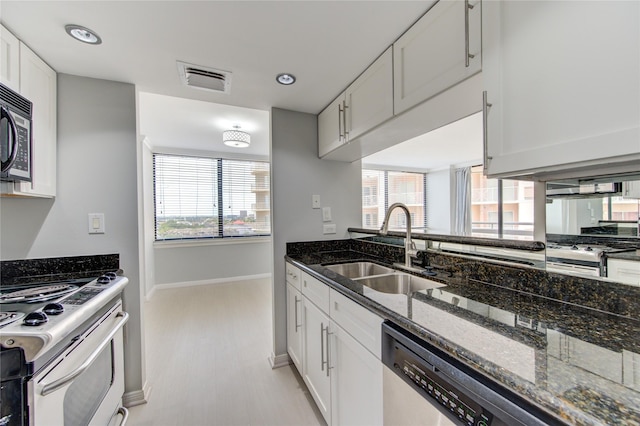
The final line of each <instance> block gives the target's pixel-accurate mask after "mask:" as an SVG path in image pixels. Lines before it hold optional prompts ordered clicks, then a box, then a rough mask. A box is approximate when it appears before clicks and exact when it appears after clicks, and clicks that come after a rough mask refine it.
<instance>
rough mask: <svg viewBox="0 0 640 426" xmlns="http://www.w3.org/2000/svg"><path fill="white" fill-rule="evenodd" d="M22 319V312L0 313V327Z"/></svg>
mask: <svg viewBox="0 0 640 426" xmlns="http://www.w3.org/2000/svg"><path fill="white" fill-rule="evenodd" d="M22 317H24V314H23V313H22V312H0V327H2V326H5V325H8V324H11V323H12V322H15V321H18V320H20V319H21V318H22Z"/></svg>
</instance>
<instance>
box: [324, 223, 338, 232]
mask: <svg viewBox="0 0 640 426" xmlns="http://www.w3.org/2000/svg"><path fill="white" fill-rule="evenodd" d="M322 233H323V234H335V233H336V224H335V223H325V224H324V225H322Z"/></svg>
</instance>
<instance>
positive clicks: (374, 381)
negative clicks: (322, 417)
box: [329, 322, 383, 426]
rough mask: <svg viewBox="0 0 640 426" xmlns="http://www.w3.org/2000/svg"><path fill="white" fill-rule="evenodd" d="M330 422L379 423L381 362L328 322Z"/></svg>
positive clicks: (347, 334) (350, 423)
mask: <svg viewBox="0 0 640 426" xmlns="http://www.w3.org/2000/svg"><path fill="white" fill-rule="evenodd" d="M329 337H330V338H329V342H330V343H329V349H330V350H329V354H330V356H329V369H330V370H329V371H330V372H331V424H333V425H363V426H374V425H381V424H382V369H383V364H382V362H381V361H380V360H379V359H378V358H376V357H375V356H374V355H373V354H372V353H371V352H369V351H368V350H366V349H365V347H364V346H362V345H361V344H360V343H358V342H357V341H356V339H354V338H353V337H351V335H350V334H349V333H347V332H346V331H344V329H342V328H341V327H340V326H338V325H337V324H335V323H334V322H331V329H330V333H329Z"/></svg>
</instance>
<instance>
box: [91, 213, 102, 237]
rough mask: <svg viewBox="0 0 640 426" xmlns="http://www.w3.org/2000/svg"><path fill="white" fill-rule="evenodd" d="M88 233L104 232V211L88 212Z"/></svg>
mask: <svg viewBox="0 0 640 426" xmlns="http://www.w3.org/2000/svg"><path fill="white" fill-rule="evenodd" d="M89 233H90V234H104V213H89Z"/></svg>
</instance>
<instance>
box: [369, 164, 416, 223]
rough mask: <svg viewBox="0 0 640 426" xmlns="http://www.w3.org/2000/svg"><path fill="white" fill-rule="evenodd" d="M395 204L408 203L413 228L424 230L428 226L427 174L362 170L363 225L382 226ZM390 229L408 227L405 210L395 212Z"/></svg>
mask: <svg viewBox="0 0 640 426" xmlns="http://www.w3.org/2000/svg"><path fill="white" fill-rule="evenodd" d="M394 203H403V204H405V205H406V206H407V208H408V209H409V213H410V214H411V228H412V229H414V230H418V231H421V232H424V231H425V230H426V226H427V217H426V178H425V174H424V173H411V172H396V171H385V170H367V169H363V170H362V226H363V228H371V229H380V227H382V221H383V220H384V215H385V213H386V211H387V209H388V208H389V206H390V205H392V204H394ZM389 229H396V230H402V231H404V230H405V229H406V216H405V213H404V212H403V211H402V210H395V211H394V212H393V213H392V215H391V218H390V222H389Z"/></svg>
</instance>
